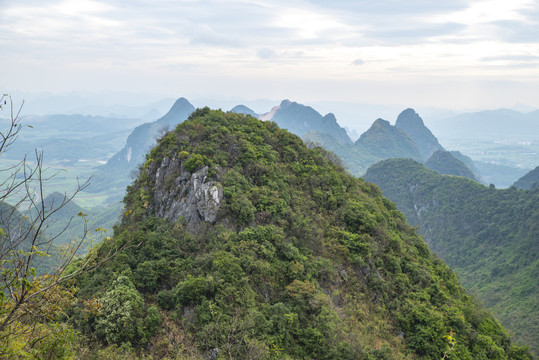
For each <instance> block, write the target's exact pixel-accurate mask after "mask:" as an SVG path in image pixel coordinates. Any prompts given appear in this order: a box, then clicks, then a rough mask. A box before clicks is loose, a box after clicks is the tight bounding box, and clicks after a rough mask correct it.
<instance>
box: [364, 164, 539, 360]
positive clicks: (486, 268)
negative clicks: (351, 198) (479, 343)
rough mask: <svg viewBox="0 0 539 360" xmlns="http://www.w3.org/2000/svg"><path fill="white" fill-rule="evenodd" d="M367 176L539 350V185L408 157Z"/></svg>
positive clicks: (373, 169)
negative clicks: (433, 166) (444, 168)
mask: <svg viewBox="0 0 539 360" xmlns="http://www.w3.org/2000/svg"><path fill="white" fill-rule="evenodd" d="M365 179H367V180H368V181H372V182H374V183H376V184H378V185H379V186H380V187H381V188H382V190H383V192H384V195H385V196H387V197H388V198H389V199H391V200H392V201H395V202H396V203H397V207H398V208H399V209H400V210H402V211H403V212H404V214H405V215H406V217H407V219H408V222H409V223H410V224H411V225H413V226H418V228H419V232H420V233H421V234H423V235H424V236H425V239H426V240H427V242H428V244H429V245H430V247H431V248H432V249H433V250H434V251H435V252H436V253H438V254H439V256H440V257H441V258H443V259H444V260H445V261H446V262H447V263H448V264H449V265H450V266H451V267H453V268H454V269H455V271H456V272H457V273H458V274H459V276H460V278H461V279H462V282H463V284H464V285H465V286H466V287H467V288H468V289H471V290H472V291H473V292H476V293H477V294H478V295H479V298H480V299H481V300H482V301H483V302H484V303H485V305H486V306H487V307H488V308H490V309H491V310H492V311H493V312H494V313H495V314H496V315H497V316H498V317H499V318H500V320H501V321H502V323H503V324H504V325H505V326H507V327H508V328H509V329H511V330H512V332H513V333H514V335H515V338H517V339H519V340H520V341H522V342H524V343H526V344H529V345H530V346H531V347H532V348H533V349H534V351H536V352H537V351H538V350H539V348H538V347H537V346H538V344H539V285H538V281H537V279H538V278H539V258H538V254H539V190H530V191H521V190H517V189H515V188H509V189H504V190H498V189H495V188H494V187H493V186H490V187H487V186H484V185H481V184H479V183H477V182H475V181H472V180H469V179H465V178H461V177H456V176H442V175H439V174H438V173H436V172H434V171H431V170H429V169H426V168H425V167H424V166H423V165H422V164H419V163H417V162H414V161H412V160H403V159H394V160H386V161H383V162H380V163H378V164H376V165H374V166H372V167H371V168H370V169H369V171H368V172H367V174H366V175H365Z"/></svg>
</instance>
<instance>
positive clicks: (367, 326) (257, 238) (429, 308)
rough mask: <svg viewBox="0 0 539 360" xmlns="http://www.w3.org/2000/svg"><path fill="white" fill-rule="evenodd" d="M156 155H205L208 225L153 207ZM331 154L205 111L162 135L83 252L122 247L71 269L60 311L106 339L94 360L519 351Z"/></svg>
mask: <svg viewBox="0 0 539 360" xmlns="http://www.w3.org/2000/svg"><path fill="white" fill-rule="evenodd" d="M165 157H168V158H177V159H180V160H181V164H182V166H183V167H184V168H185V169H187V170H188V171H197V170H199V169H200V168H203V167H206V166H207V167H209V172H208V177H209V180H212V181H217V182H219V184H220V185H221V186H222V187H223V192H224V201H223V203H222V205H221V208H220V210H219V217H218V220H217V222H216V223H215V224H209V223H203V224H202V226H200V227H198V231H197V232H190V231H187V228H188V226H187V224H186V221H185V219H183V218H179V219H178V220H177V221H175V222H169V221H167V220H164V219H161V218H158V217H156V216H155V214H154V213H153V212H152V211H153V210H152V204H153V202H154V198H153V197H154V195H155V194H154V191H155V183H153V182H152V181H151V179H152V178H153V177H152V176H150V174H149V172H150V171H152V170H151V169H155V168H156V167H154V166H152V164H160V163H161V162H163V159H164V158H165ZM333 159H334V155H332V154H329V153H327V152H326V151H324V150H322V149H321V148H315V149H309V148H307V147H306V146H305V145H304V144H303V143H302V141H301V140H300V139H299V138H298V137H297V136H295V135H292V134H290V133H289V132H287V131H285V130H281V129H279V128H278V127H277V125H276V124H275V123H272V122H261V121H259V120H256V119H255V118H253V117H250V116H244V115H240V114H234V113H223V112H221V111H212V110H209V109H207V108H204V109H198V110H196V111H195V112H194V113H193V114H192V115H191V116H190V117H189V119H188V120H187V121H186V122H184V123H182V124H180V125H179V126H178V127H177V128H176V129H175V130H174V131H172V132H169V133H167V134H166V135H164V136H163V138H162V139H161V140H160V141H159V143H158V145H157V146H156V147H155V148H154V149H153V150H152V151H151V152H150V154H148V156H147V158H146V163H145V164H144V165H143V166H142V167H141V170H140V174H139V177H138V179H137V180H136V181H135V183H134V184H133V185H132V186H130V187H129V188H128V193H127V196H126V198H125V204H126V213H125V215H124V217H123V219H122V222H121V223H120V224H119V225H118V226H117V227H116V228H115V235H114V237H113V238H111V239H108V240H107V241H105V242H104V243H103V244H102V245H101V246H100V247H99V248H98V249H96V251H97V252H98V253H107V252H108V248H109V247H117V246H120V245H123V244H131V246H128V247H127V248H126V249H125V250H124V251H123V252H122V253H121V254H119V255H118V256H116V257H115V258H114V259H113V260H112V261H111V262H109V263H107V264H106V265H105V266H102V267H100V268H99V269H98V270H96V271H95V272H93V273H89V274H85V275H84V276H83V277H81V278H79V281H78V285H77V286H78V288H79V292H78V294H77V296H78V298H79V299H80V302H79V305H78V306H77V307H75V308H73V309H72V310H71V321H72V322H73V323H74V324H75V325H76V326H77V327H78V328H79V329H80V330H81V331H82V333H83V334H84V336H86V337H87V338H88V339H89V340H92V344H94V345H92V346H91V347H90V348H91V349H99V348H100V345H99V344H104V345H106V346H107V347H106V348H104V349H100V350H95V351H94V353H95V354H96V355H95V357H94V358H106V356H109V358H110V357H114V358H130V357H132V356H135V355H133V354H134V352H135V353H137V354H138V356H142V355H145V356H152V357H154V358H165V357H167V358H182V359H183V358H193V359H199V358H223V359H224V358H230V359H232V358H237V359H412V358H421V359H441V358H445V359H529V358H530V357H529V356H528V355H527V352H526V350H525V349H522V348H519V347H517V346H515V345H513V344H511V341H510V338H509V336H508V335H507V333H506V332H505V330H504V329H503V328H502V327H501V326H500V325H499V323H498V322H497V321H496V320H495V319H494V318H493V317H492V316H491V315H490V314H489V313H488V312H487V311H485V310H483V309H481V308H480V307H479V306H478V305H477V304H476V303H475V302H474V301H473V298H471V297H470V296H468V295H467V294H466V293H465V291H464V290H463V288H462V287H461V286H460V285H459V283H458V280H457V278H456V275H455V273H453V272H452V271H451V270H450V269H449V268H448V267H447V266H446V265H445V264H444V263H443V262H442V261H440V260H439V259H437V258H436V257H435V256H433V255H432V254H431V253H430V251H429V249H428V247H427V245H426V244H425V242H424V241H423V240H422V239H421V238H420V237H419V236H417V234H416V233H415V231H414V230H413V229H412V228H411V227H409V226H408V225H407V224H406V223H405V220H404V216H403V215H402V214H401V213H400V212H398V211H397V210H396V209H395V206H394V204H393V203H391V202H390V201H388V200H387V199H385V198H384V197H382V195H381V192H380V190H379V188H378V187H377V186H375V185H372V184H369V183H367V182H365V181H363V180H361V179H357V178H354V177H353V176H351V175H349V174H347V173H346V172H345V171H344V170H343V169H342V167H341V166H340V165H338V163H337V162H335V161H334V160H333ZM170 176H175V175H174V174H171V175H170ZM165 181H166V180H165ZM169 183H170V184H171V185H170V186H173V185H172V184H174V181H173V179H170V181H169ZM90 352H91V351H90ZM111 354H112V355H111Z"/></svg>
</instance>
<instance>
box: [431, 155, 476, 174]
mask: <svg viewBox="0 0 539 360" xmlns="http://www.w3.org/2000/svg"><path fill="white" fill-rule="evenodd" d="M425 166H426V167H427V168H429V169H431V170H434V171H436V172H437V173H439V174H442V175H455V176H462V177H465V178H468V179H472V180H476V181H477V179H476V178H475V176H474V173H473V172H472V170H470V169H469V168H468V167H467V166H466V165H465V164H464V163H463V162H462V161H460V160H459V159H457V158H456V157H455V156H453V154H451V153H450V152H449V151H444V150H438V151H436V152H435V153H434V154H432V156H431V157H430V158H429V159H428V160H427V161H425Z"/></svg>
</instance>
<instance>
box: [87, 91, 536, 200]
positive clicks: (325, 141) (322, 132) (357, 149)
mask: <svg viewBox="0 0 539 360" xmlns="http://www.w3.org/2000/svg"><path fill="white" fill-rule="evenodd" d="M194 110H195V108H194V106H193V105H192V104H191V103H190V102H189V101H188V100H187V99H185V98H180V99H178V100H177V101H176V102H175V104H174V105H173V106H172V108H171V109H170V111H169V112H168V113H167V114H166V115H165V116H163V117H162V118H160V119H158V120H156V121H154V122H150V123H145V124H142V125H140V126H138V127H137V128H135V129H134V130H133V132H132V133H131V134H130V135H129V137H128V139H127V143H126V144H125V146H124V147H123V148H122V149H121V150H120V151H119V152H117V153H116V154H115V155H114V156H112V157H111V158H110V159H109V160H108V161H107V163H106V164H105V165H103V166H101V167H100V168H99V169H98V172H97V174H96V175H95V177H94V179H93V185H92V187H91V189H90V190H91V191H94V192H99V191H103V190H104V189H107V188H110V187H111V186H112V187H113V188H114V189H117V191H116V192H115V195H114V196H113V198H111V201H112V200H114V199H116V200H118V199H120V198H121V197H122V196H123V189H124V188H125V186H126V185H127V184H128V183H129V182H130V181H131V180H130V174H132V173H133V172H134V171H135V170H136V169H137V166H138V165H140V164H141V163H143V162H144V156H145V154H146V152H147V151H148V150H149V149H150V148H151V147H152V146H153V145H154V144H155V141H156V137H158V136H159V131H161V130H164V129H172V128H174V127H175V126H176V125H177V124H179V123H181V122H183V121H184V120H185V119H186V118H187V117H188V116H189V114H191V113H192V112H193V111H194ZM231 111H232V112H236V113H241V114H248V115H251V116H253V117H256V118H259V119H261V120H266V121H274V122H276V123H277V124H278V125H279V126H280V127H281V128H284V129H287V130H288V131H290V132H293V133H295V134H296V135H299V136H301V137H302V138H303V140H304V141H306V142H307V143H311V144H313V145H320V146H322V147H323V148H325V149H327V150H330V151H333V152H335V153H336V154H337V155H339V156H340V157H341V158H342V160H343V164H344V166H345V167H346V168H347V169H348V170H349V171H350V172H351V173H352V174H354V175H356V176H361V175H363V174H364V173H365V172H366V170H367V169H368V167H369V166H371V165H373V164H375V163H376V162H378V161H381V160H384V159H389V158H410V159H414V160H417V161H420V162H426V161H428V164H427V165H428V167H430V168H432V169H436V170H437V171H439V172H440V173H443V174H453V175H458V176H465V177H469V178H472V179H476V180H477V181H480V182H483V183H490V182H494V183H499V182H503V184H507V185H506V186H509V185H511V184H512V183H513V182H514V181H515V179H517V178H518V177H519V176H522V175H524V173H525V171H526V170H522V171H521V172H518V170H516V169H514V168H511V167H507V166H503V165H499V164H490V163H486V162H483V163H477V162H474V161H473V160H472V159H470V158H469V157H466V156H465V155H463V154H461V153H459V152H451V153H450V154H449V153H447V154H442V153H440V154H438V156H437V157H435V158H432V159H430V161H429V158H431V156H432V155H433V154H434V153H435V152H437V151H443V150H444V147H443V146H442V145H441V144H440V143H439V141H438V139H437V138H436V136H434V135H433V133H432V132H431V131H430V130H429V128H427V127H426V126H425V123H424V121H423V119H422V118H421V117H420V116H419V115H418V114H417V112H416V111H415V110H413V109H410V108H409V109H406V110H404V111H402V112H401V113H400V114H399V116H398V117H397V119H396V122H395V125H394V126H393V125H391V124H390V123H389V122H388V121H386V120H383V119H378V120H376V121H374V123H373V124H372V125H371V127H370V128H369V129H368V130H367V131H366V132H364V133H363V134H361V136H359V138H358V139H357V140H356V141H355V142H353V141H352V140H351V138H350V136H349V135H348V132H347V130H346V129H345V128H343V127H341V126H340V125H339V124H338V122H337V119H336V118H335V116H334V115H333V114H332V113H328V114H326V115H322V114H320V113H319V112H317V111H316V110H315V109H313V108H312V107H310V106H306V105H302V104H299V103H297V102H292V101H290V100H283V101H282V102H281V103H280V104H279V105H278V106H275V107H273V108H272V109H271V110H270V111H269V112H267V113H264V114H258V113H256V112H255V111H253V110H252V109H250V108H249V107H247V106H245V105H237V106H234V107H233V108H232V109H231ZM462 121H464V120H462ZM502 178H503V179H502Z"/></svg>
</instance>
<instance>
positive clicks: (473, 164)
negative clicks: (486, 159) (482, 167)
mask: <svg viewBox="0 0 539 360" xmlns="http://www.w3.org/2000/svg"><path fill="white" fill-rule="evenodd" d="M450 153H451V155H453V157H454V158H455V159H457V160H460V161H461V162H462V163H463V164H464V165H466V167H467V168H468V169H470V170H471V171H472V173H473V176H474V178H475V180H477V181H479V182H480V183H482V184H488V183H487V182H486V181H485V180H484V179H483V176H482V175H481V172H480V171H479V169H478V167H477V164H476V162H475V161H473V160H472V158H471V157H469V156H467V155H464V154H463V153H461V152H460V151H450Z"/></svg>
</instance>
